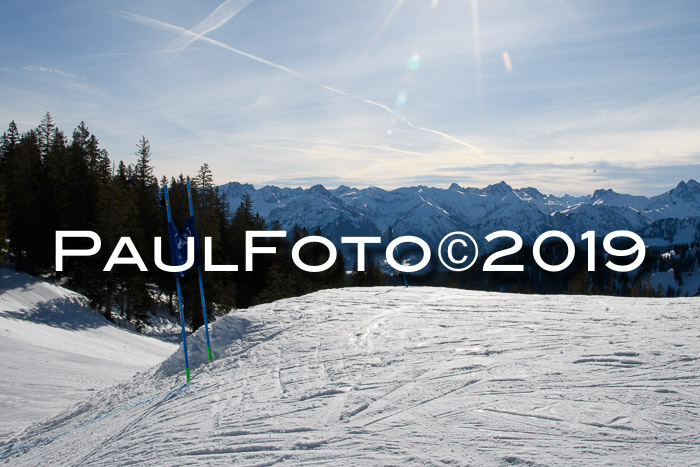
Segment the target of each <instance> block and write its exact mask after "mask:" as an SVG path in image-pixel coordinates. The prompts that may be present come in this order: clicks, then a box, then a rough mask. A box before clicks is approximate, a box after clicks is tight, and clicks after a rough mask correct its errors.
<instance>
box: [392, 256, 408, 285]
mask: <svg viewBox="0 0 700 467" xmlns="http://www.w3.org/2000/svg"><path fill="white" fill-rule="evenodd" d="M395 251H396V256H398V257H399V263H401V262H402V260H401V254H400V253H399V247H396V248H395ZM401 274H402V275H403V283H404V284H406V287H408V279H406V273H405V272H403V271H402V272H401Z"/></svg>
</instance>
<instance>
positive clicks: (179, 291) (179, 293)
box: [163, 185, 190, 383]
mask: <svg viewBox="0 0 700 467" xmlns="http://www.w3.org/2000/svg"><path fill="white" fill-rule="evenodd" d="M163 193H164V194H165V210H166V211H167V212H168V222H172V221H173V216H172V214H171V213H170V198H169V197H168V187H167V185H163ZM175 283H176V284H177V303H178V305H180V327H181V328H182V349H183V351H184V353H185V376H186V377H187V382H188V383H189V382H190V362H189V360H188V359H187V334H186V333H185V313H184V312H183V311H182V287H180V278H179V277H177V276H175Z"/></svg>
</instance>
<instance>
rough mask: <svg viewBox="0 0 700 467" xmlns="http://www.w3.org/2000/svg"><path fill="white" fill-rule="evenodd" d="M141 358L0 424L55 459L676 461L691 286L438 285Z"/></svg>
mask: <svg viewBox="0 0 700 467" xmlns="http://www.w3.org/2000/svg"><path fill="white" fill-rule="evenodd" d="M211 335H212V338H213V345H214V347H215V349H216V357H217V358H216V361H215V362H213V363H205V353H204V345H203V340H204V337H203V333H202V332H198V333H196V334H195V335H194V336H193V337H192V338H191V339H190V343H191V352H190V362H191V364H192V366H193V367H195V369H194V372H193V382H192V383H191V384H190V385H183V384H182V383H183V372H182V371H181V369H182V362H181V358H182V357H181V353H180V352H181V351H179V352H178V353H176V354H174V355H173V357H171V358H169V359H168V360H166V361H165V362H164V363H163V364H162V365H161V366H160V367H159V368H157V369H153V370H151V371H149V372H148V373H145V374H141V375H138V376H136V377H135V378H134V379H132V380H131V381H128V382H125V383H122V384H120V385H118V386H115V387H113V388H110V389H107V390H105V391H103V392H101V393H98V394H96V395H94V396H93V397H92V398H91V399H90V400H89V401H86V402H84V403H81V404H78V405H76V406H74V407H73V408H71V409H70V410H67V411H65V412H64V413H62V414H61V415H60V416H58V417H56V418H54V419H52V420H47V421H46V422H44V423H42V424H38V425H34V426H32V427H30V428H29V429H28V430H27V431H25V432H24V433H23V434H22V435H21V436H19V437H17V438H15V439H11V440H5V441H4V442H2V444H1V445H0V452H3V451H4V452H3V453H2V454H1V455H0V456H1V457H2V458H5V459H6V460H7V461H9V462H10V463H17V464H30V465H32V464H56V465H124V464H132V463H137V464H142V465H182V464H198V465H231V464H233V463H241V464H245V465H272V464H275V463H280V462H286V463H289V464H292V465H300V464H303V465H309V464H324V465H386V464H389V465H515V464H517V465H600V464H606V465H689V464H692V463H696V462H697V459H698V454H699V452H700V448H698V446H699V445H700V418H698V416H697V414H698V411H700V388H699V382H700V380H699V378H700V358H699V355H700V339H698V336H699V335H700V299H698V298H690V299H628V298H609V297H580V296H530V295H510V294H495V293H486V292H469V291H460V290H454V289H440V288H409V289H406V288H371V289H364V288H358V289H341V290H329V291H322V292H317V293H314V294H311V295H307V296H304V297H299V298H293V299H287V300H282V301H279V302H275V303H271V304H267V305H261V306H258V307H255V308H251V309H249V310H246V311H237V312H233V313H231V314H229V315H226V316H225V317H223V318H221V319H219V320H217V321H216V322H215V323H213V325H212V330H211Z"/></svg>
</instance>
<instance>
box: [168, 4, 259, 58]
mask: <svg viewBox="0 0 700 467" xmlns="http://www.w3.org/2000/svg"><path fill="white" fill-rule="evenodd" d="M251 3H253V0H226V1H225V2H223V3H222V4H221V5H219V6H218V7H216V9H215V10H214V11H212V12H211V13H210V14H209V16H207V17H206V18H204V19H203V20H202V21H200V22H199V23H197V24H195V25H194V26H193V27H192V28H191V29H190V31H192V32H193V33H194V34H199V35H202V36H204V35H206V34H209V33H210V32H213V31H215V30H217V29H219V28H220V27H221V26H223V25H224V24H226V23H228V22H229V21H230V20H231V19H232V18H233V17H234V16H236V15H237V14H238V13H239V12H240V11H241V10H243V9H245V8H246V7H247V6H248V5H250V4H251ZM196 40H197V37H196V36H192V35H190V34H182V35H180V37H178V38H177V39H175V40H174V41H172V42H171V43H170V45H168V47H166V51H172V52H177V53H180V52H182V51H184V50H185V49H186V48H187V47H189V45H190V44H192V43H193V42H194V41H196Z"/></svg>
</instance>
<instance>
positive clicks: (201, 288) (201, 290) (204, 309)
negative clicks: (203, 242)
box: [187, 180, 214, 362]
mask: <svg viewBox="0 0 700 467" xmlns="http://www.w3.org/2000/svg"><path fill="white" fill-rule="evenodd" d="M187 200H188V201H189V202H190V216H192V217H194V207H193V205H192V190H191V189H190V181H189V180H187ZM195 248H197V251H201V250H200V249H199V236H197V244H196V245H195ZM200 257H201V253H200ZM197 276H198V277H199V295H200V296H201V297H202V315H203V316H204V333H205V334H206V336H207V354H208V355H209V361H210V362H211V361H213V360H214V359H213V358H212V355H211V344H210V342H209V323H208V322H207V303H206V302H205V301H204V281H203V280H202V266H201V265H198V266H197Z"/></svg>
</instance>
